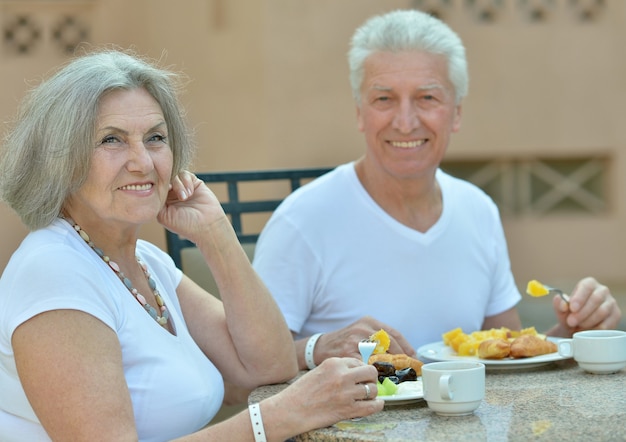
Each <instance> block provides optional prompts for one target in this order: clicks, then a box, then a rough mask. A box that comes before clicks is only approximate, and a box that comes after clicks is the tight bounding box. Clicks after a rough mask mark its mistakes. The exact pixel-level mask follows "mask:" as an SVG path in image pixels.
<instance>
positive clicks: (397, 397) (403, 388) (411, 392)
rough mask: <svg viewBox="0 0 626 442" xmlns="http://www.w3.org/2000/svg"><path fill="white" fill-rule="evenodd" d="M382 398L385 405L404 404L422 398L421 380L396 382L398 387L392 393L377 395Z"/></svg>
mask: <svg viewBox="0 0 626 442" xmlns="http://www.w3.org/2000/svg"><path fill="white" fill-rule="evenodd" d="M378 397H379V398H381V399H384V401H385V405H405V404H410V403H413V402H416V401H420V400H423V399H424V390H423V388H422V380H421V379H418V380H416V381H404V382H401V383H399V384H398V389H397V390H396V392H395V393H394V394H392V395H382V394H379V395H378Z"/></svg>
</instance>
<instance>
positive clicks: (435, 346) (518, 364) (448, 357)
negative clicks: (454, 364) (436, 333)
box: [417, 337, 569, 370]
mask: <svg viewBox="0 0 626 442" xmlns="http://www.w3.org/2000/svg"><path fill="white" fill-rule="evenodd" d="M548 339H549V340H550V341H552V342H558V341H559V338H552V337H550V338H548ZM417 357H418V358H419V359H420V360H422V361H424V362H426V360H429V361H436V362H438V361H457V360H461V361H467V360H472V361H478V362H482V363H483V364H485V368H487V369H497V370H513V369H522V368H534V367H540V366H542V365H547V364H549V363H551V362H554V361H561V360H564V359H569V358H566V357H564V356H561V355H559V354H558V353H548V354H547V355H540V356H533V357H531V358H519V359H511V358H508V359H481V358H478V357H476V356H459V355H457V354H456V352H455V351H454V350H452V348H450V347H448V346H447V345H446V344H444V343H443V341H439V342H433V343H431V344H426V345H423V346H421V347H420V348H418V349H417Z"/></svg>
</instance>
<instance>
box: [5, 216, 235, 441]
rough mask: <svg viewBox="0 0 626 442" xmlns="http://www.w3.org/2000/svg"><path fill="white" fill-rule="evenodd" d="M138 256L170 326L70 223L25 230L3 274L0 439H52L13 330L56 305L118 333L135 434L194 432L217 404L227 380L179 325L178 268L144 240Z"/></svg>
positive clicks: (158, 436) (160, 437) (153, 436)
mask: <svg viewBox="0 0 626 442" xmlns="http://www.w3.org/2000/svg"><path fill="white" fill-rule="evenodd" d="M137 255H138V256H139V257H140V258H141V260H142V261H143V262H145V263H146V265H147V266H148V269H149V271H150V273H151V276H152V277H153V279H154V280H155V281H156V284H157V288H158V290H159V292H160V293H161V295H162V297H163V299H164V300H165V304H166V305H167V307H168V309H169V311H170V316H171V321H172V323H173V325H174V327H175V329H176V335H172V334H171V333H169V332H168V331H167V330H165V329H164V328H163V327H161V326H160V325H158V324H157V323H156V321H155V320H154V319H152V317H150V316H149V315H148V313H147V312H146V311H145V310H144V309H143V307H142V306H141V305H140V304H139V303H138V302H137V300H136V299H135V298H134V297H133V296H132V295H131V294H130V292H129V291H128V289H127V288H126V287H125V286H124V284H123V283H122V282H121V281H120V279H119V278H118V276H117V275H116V274H115V273H114V272H113V271H112V270H111V269H110V268H109V267H108V266H107V265H106V264H105V263H104V262H103V261H102V259H101V258H100V257H99V256H98V255H96V253H95V252H94V251H93V250H91V248H90V247H89V246H88V245H87V244H86V243H85V242H84V241H83V240H82V239H81V238H80V237H79V236H78V235H77V234H76V232H75V231H74V230H73V228H72V227H71V226H70V225H69V224H68V223H67V222H65V221H63V220H60V219H59V220H56V221H55V222H54V223H52V224H51V225H50V226H49V227H47V228H44V229H41V230H37V231H35V232H31V233H30V234H29V235H27V237H26V238H25V239H24V241H23V242H22V244H21V245H20V247H19V248H18V250H17V251H16V252H15V253H14V255H13V256H12V257H11V260H10V262H9V263H8V265H7V267H6V269H5V271H4V273H3V275H2V277H1V278H0V440H2V441H12V440H15V441H25V440H28V441H30V440H33V441H34V440H37V441H40V440H44V441H45V440H49V438H48V437H47V435H46V433H45V431H44V430H43V428H42V427H41V425H40V424H39V421H38V419H37V416H35V414H34V412H33V410H32V408H31V406H30V404H29V402H28V400H27V398H26V396H25V393H24V391H23V389H22V386H21V384H20V380H19V378H18V375H17V370H16V367H15V360H14V356H13V350H12V347H11V336H12V334H13V332H14V331H15V329H16V328H17V327H18V326H19V325H20V324H22V323H23V322H25V321H27V320H28V319H30V318H32V317H33V316H35V315H37V314H39V313H42V312H45V311H49V310H56V309H74V310H80V311H83V312H86V313H89V314H90V315H93V316H95V317H96V318H98V319H100V320H101V321H102V322H104V323H105V324H106V325H108V326H109V327H110V328H111V329H112V330H113V331H115V333H116V334H117V336H118V339H119V342H120V346H121V350H122V359H123V364H124V375H125V377H126V382H127V384H128V388H129V391H130V395H131V400H132V404H133V409H134V413H135V421H136V427H137V432H138V434H139V439H140V440H141V441H165V440H169V439H172V438H176V437H179V436H182V435H185V434H189V433H192V432H194V431H196V430H198V429H200V428H202V427H203V426H205V425H206V424H207V423H208V422H209V421H210V420H211V419H212V418H213V416H214V415H215V414H216V413H217V411H218V410H219V407H220V406H221V404H222V400H223V396H224V384H223V380H222V376H221V374H220V373H219V372H218V370H217V369H216V368H215V366H214V365H213V364H212V363H211V361H209V360H208V358H207V357H206V356H205V355H204V353H203V352H202V351H201V350H200V348H199V347H198V346H197V345H196V343H195V341H194V340H193V338H192V337H191V335H190V334H189V331H188V329H187V326H186V324H185V320H184V318H183V316H182V311H181V308H180V305H179V302H178V298H177V296H176V287H177V286H178V284H179V283H180V280H181V277H182V273H181V272H180V270H178V269H177V268H176V267H175V265H174V263H173V261H172V260H171V259H170V257H169V256H168V255H167V254H166V253H164V252H163V251H161V250H160V249H158V248H157V247H155V246H154V245H152V244H150V243H147V242H145V241H141V240H140V241H139V242H138V243H137ZM207 327H210V324H207Z"/></svg>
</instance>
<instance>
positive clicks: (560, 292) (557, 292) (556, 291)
mask: <svg viewBox="0 0 626 442" xmlns="http://www.w3.org/2000/svg"><path fill="white" fill-rule="evenodd" d="M543 286H544V287H545V288H546V290H548V293H549V294H551V295H558V296H560V297H561V299H562V300H563V301H565V302H567V303H568V304H569V295H567V294H565V293H563V290H561V289H558V288H556V287H550V286H549V285H545V284H544V285H543Z"/></svg>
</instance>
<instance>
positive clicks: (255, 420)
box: [248, 403, 267, 442]
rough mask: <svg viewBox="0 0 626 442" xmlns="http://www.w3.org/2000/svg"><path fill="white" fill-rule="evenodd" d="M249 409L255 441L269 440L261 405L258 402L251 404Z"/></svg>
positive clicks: (263, 441) (265, 441) (264, 441)
mask: <svg viewBox="0 0 626 442" xmlns="http://www.w3.org/2000/svg"><path fill="white" fill-rule="evenodd" d="M248 411H249V412H250V422H252V433H253V434H254V440H255V442H267V438H266V437H265V427H264V426H263V418H262V417H261V407H260V406H259V404H258V403H256V404H250V405H249V406H248Z"/></svg>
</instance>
